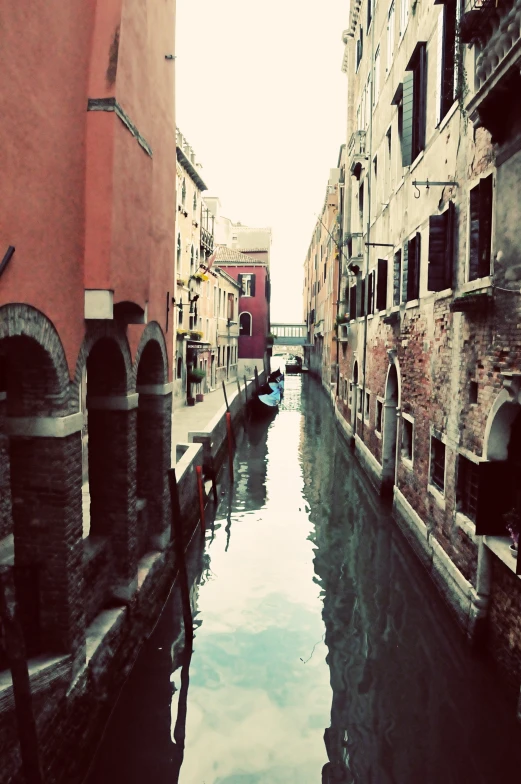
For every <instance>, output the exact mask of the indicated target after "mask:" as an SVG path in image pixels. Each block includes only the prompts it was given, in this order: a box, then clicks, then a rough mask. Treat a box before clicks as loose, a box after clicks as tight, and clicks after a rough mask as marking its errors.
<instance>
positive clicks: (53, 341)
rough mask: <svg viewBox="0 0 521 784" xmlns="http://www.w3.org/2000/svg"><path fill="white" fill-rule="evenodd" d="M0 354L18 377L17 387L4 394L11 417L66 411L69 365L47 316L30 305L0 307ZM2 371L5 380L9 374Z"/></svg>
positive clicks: (56, 413) (55, 331)
mask: <svg viewBox="0 0 521 784" xmlns="http://www.w3.org/2000/svg"><path fill="white" fill-rule="evenodd" d="M0 355H1V356H2V357H3V364H4V367H5V368H7V366H8V365H10V366H12V368H13V369H14V370H15V374H14V376H15V377H17V379H18V382H17V383H18V389H17V390H14V389H13V390H12V394H11V395H10V396H9V395H8V399H9V398H10V401H9V409H10V410H9V411H8V413H9V414H10V415H11V416H31V415H37V416H57V415H58V414H64V413H67V410H68V404H69V389H70V379H69V368H68V364H67V359H66V356H65V351H64V348H63V344H62V342H61V340H60V336H59V335H58V332H57V330H56V328H55V327H54V325H53V323H52V322H51V321H50V320H49V319H48V318H47V316H45V315H44V314H43V313H41V311H39V310H36V309H35V308H32V307H31V306H30V305H21V304H20V305H19V304H9V305H3V306H2V307H0ZM4 372H5V374H6V377H7V380H8V383H9V375H10V374H9V373H8V372H7V370H5V371H4ZM10 383H13V375H12V374H11V382H10ZM15 392H16V394H15Z"/></svg>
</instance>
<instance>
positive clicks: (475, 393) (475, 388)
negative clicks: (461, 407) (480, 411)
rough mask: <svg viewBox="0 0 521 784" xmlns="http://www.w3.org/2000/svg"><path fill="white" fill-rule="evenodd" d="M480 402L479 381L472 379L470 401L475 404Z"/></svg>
mask: <svg viewBox="0 0 521 784" xmlns="http://www.w3.org/2000/svg"><path fill="white" fill-rule="evenodd" d="M477 402H478V382H477V381H471V382H470V384H469V403H471V404H474V403H477Z"/></svg>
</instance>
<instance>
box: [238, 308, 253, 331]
mask: <svg viewBox="0 0 521 784" xmlns="http://www.w3.org/2000/svg"><path fill="white" fill-rule="evenodd" d="M239 334H240V335H251V314H250V313H241V315H240V316H239Z"/></svg>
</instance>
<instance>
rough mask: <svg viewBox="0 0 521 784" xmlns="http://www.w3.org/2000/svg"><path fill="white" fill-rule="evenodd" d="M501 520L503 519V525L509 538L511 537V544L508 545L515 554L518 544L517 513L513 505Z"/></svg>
mask: <svg viewBox="0 0 521 784" xmlns="http://www.w3.org/2000/svg"><path fill="white" fill-rule="evenodd" d="M503 520H504V521H505V526H506V529H507V531H508V533H509V534H510V538H511V539H512V544H511V545H510V550H511V551H512V553H513V554H514V555H517V549H518V546H519V514H518V512H517V509H516V508H515V507H512V509H511V510H510V511H509V512H507V513H506V514H504V515H503Z"/></svg>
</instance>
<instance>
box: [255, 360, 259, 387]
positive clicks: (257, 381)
mask: <svg viewBox="0 0 521 784" xmlns="http://www.w3.org/2000/svg"><path fill="white" fill-rule="evenodd" d="M254 375H255V391H256V392H258V391H259V371H258V370H257V365H255V373H254Z"/></svg>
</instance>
